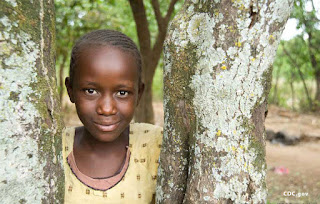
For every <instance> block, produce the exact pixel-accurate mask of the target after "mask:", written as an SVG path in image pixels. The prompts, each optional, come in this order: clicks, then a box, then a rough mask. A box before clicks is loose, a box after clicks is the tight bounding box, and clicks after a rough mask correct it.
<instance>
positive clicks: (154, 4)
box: [151, 0, 164, 31]
mask: <svg viewBox="0 0 320 204" xmlns="http://www.w3.org/2000/svg"><path fill="white" fill-rule="evenodd" d="M151 4H152V8H153V11H154V15H155V16H156V20H157V24H158V29H159V31H162V30H163V26H164V25H163V21H164V19H163V17H162V15H161V11H160V5H159V1H158V0H152V1H151Z"/></svg>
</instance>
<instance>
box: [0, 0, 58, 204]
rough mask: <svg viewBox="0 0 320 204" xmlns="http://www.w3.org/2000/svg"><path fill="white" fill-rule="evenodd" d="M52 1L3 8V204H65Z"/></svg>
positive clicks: (8, 1)
mask: <svg viewBox="0 0 320 204" xmlns="http://www.w3.org/2000/svg"><path fill="white" fill-rule="evenodd" d="M54 21H55V18H54V4H53V1H52V0H49V1H44V0H33V1H27V0H22V1H16V0H4V1H1V2H0V60H1V63H0V166H1V168H0V197H1V203H63V194H64V175H63V170H62V163H61V162H62V154H61V137H60V135H61V129H62V128H63V124H62V119H61V117H60V104H59V95H58V92H57V87H56V77H55V61H54V55H55V52H54V50H55V45H54V43H55V23H54Z"/></svg>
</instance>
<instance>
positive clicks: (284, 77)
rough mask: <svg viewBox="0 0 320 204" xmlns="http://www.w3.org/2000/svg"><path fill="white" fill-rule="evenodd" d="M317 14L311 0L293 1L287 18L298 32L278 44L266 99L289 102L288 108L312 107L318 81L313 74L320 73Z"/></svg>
mask: <svg viewBox="0 0 320 204" xmlns="http://www.w3.org/2000/svg"><path fill="white" fill-rule="evenodd" d="M317 15H319V13H317V10H316V8H315V6H314V2H313V1H312V0H296V1H295V7H294V11H293V13H292V15H291V17H292V18H294V19H296V20H297V22H298V24H297V29H301V30H302V33H301V34H299V35H297V36H296V37H295V38H293V39H291V40H289V41H282V42H281V43H280V46H279V48H278V51H277V56H276V59H275V62H274V72H273V87H272V89H271V93H270V96H269V102H271V103H275V104H277V105H281V106H284V107H288V101H291V102H290V103H291V105H290V106H291V108H292V109H300V110H315V107H316V105H317V104H318V101H319V96H318V92H319V87H318V84H320V81H319V79H318V78H319V77H317V76H320V75H319V74H320V66H319V65H320V53H319V52H318V47H319V46H320V31H319V27H320V24H319V22H320V21H319V17H318V16H317ZM279 80H280V81H281V82H280V83H279ZM314 84H316V86H314ZM281 90H283V91H281ZM289 90H290V91H289ZM312 96H315V97H312ZM308 101H309V102H308ZM308 103H309V105H308ZM306 107H307V108H306Z"/></svg>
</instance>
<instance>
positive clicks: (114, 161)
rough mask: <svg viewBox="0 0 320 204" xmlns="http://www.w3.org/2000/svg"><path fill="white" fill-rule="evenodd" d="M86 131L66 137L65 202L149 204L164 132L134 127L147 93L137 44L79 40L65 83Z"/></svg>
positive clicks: (102, 36) (111, 38)
mask: <svg viewBox="0 0 320 204" xmlns="http://www.w3.org/2000/svg"><path fill="white" fill-rule="evenodd" d="M65 85H66V87H67V90H68V95H69V97H70V100H71V102H72V103H75V106H76V110H77V114H78V116H79V118H80V120H81V122H82V123H83V126H82V127H77V128H67V129H66V130H65V131H64V134H63V161H64V170H65V203H76V204H79V203H90V202H91V203H94V204H97V203H130V204H131V203H150V202H154V201H152V200H153V199H154V193H155V184H156V177H157V176H156V175H157V168H158V157H159V153H160V146H161V138H162V129H161V128H160V127H157V126H154V125H150V124H133V123H132V124H130V121H131V120H132V118H133V115H134V111H135V108H136V107H137V105H138V103H139V100H140V98H141V95H142V93H143V90H144V84H143V83H142V81H141V56H140V53H139V51H138V49H137V47H136V45H135V44H134V42H133V41H132V40H131V39H130V38H129V37H127V36H126V35H124V34H122V33H120V32H117V31H112V30H97V31H94V32H91V33H89V34H86V35H84V36H83V37H82V38H80V39H79V40H78V41H77V42H76V44H75V45H74V47H73V49H72V54H71V62H70V73H69V77H67V78H66V80H65Z"/></svg>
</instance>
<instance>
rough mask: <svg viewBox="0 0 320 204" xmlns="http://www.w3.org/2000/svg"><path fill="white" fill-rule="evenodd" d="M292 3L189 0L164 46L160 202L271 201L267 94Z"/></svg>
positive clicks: (175, 20) (177, 17) (158, 194)
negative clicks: (268, 194) (268, 198)
mask: <svg viewBox="0 0 320 204" xmlns="http://www.w3.org/2000/svg"><path fill="white" fill-rule="evenodd" d="M292 3H293V1H292V0H281V1H275V0H274V1H272V0H270V1H266V0H264V1H258V0H256V1H254V0H245V1H237V0H232V1H228V0H215V1H206V0H192V1H191V0H190V1H186V2H185V4H184V6H183V8H182V10H181V11H180V12H179V13H178V14H177V16H176V17H175V19H174V20H173V22H172V24H171V26H170V28H169V34H168V36H167V39H166V44H165V54H164V56H165V63H164V64H165V67H164V73H165V76H164V89H165V95H164V96H165V98H164V100H165V104H164V108H165V127H164V135H165V136H164V141H163V143H164V147H163V150H162V152H161V158H160V168H159V179H158V187H157V202H158V203H182V202H184V203H207V202H208V203H225V202H234V203H250V202H252V203H265V202H266V185H265V175H266V172H265V170H266V164H265V144H264V117H265V110H266V99H267V96H268V92H269V89H270V86H269V82H270V79H271V69H272V66H271V65H272V62H273V58H274V56H275V54H276V49H277V46H278V43H279V40H280V36H281V33H282V30H283V29H284V25H285V22H286V21H287V18H288V17H289V15H290V10H291V7H292ZM181 100H182V101H183V102H182V104H184V105H183V107H187V109H185V110H181V108H180V107H181V105H179V104H181ZM186 110H187V111H186ZM184 112H185V113H184ZM185 121H187V123H186V122H185ZM176 137H178V138H179V140H178V141H179V142H177V141H175V140H174V138H176ZM180 141H182V142H180ZM177 150H178V151H177ZM181 152H184V154H181ZM177 161H187V163H186V164H185V163H183V162H180V163H179V162H177ZM186 168H188V171H185V169H186ZM181 169H183V171H180V172H179V170H181ZM177 171H178V172H177ZM180 174H182V175H183V176H182V178H183V179H180V178H179V177H178V176H179V175H180ZM169 181H170V182H169ZM171 181H173V182H171Z"/></svg>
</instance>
